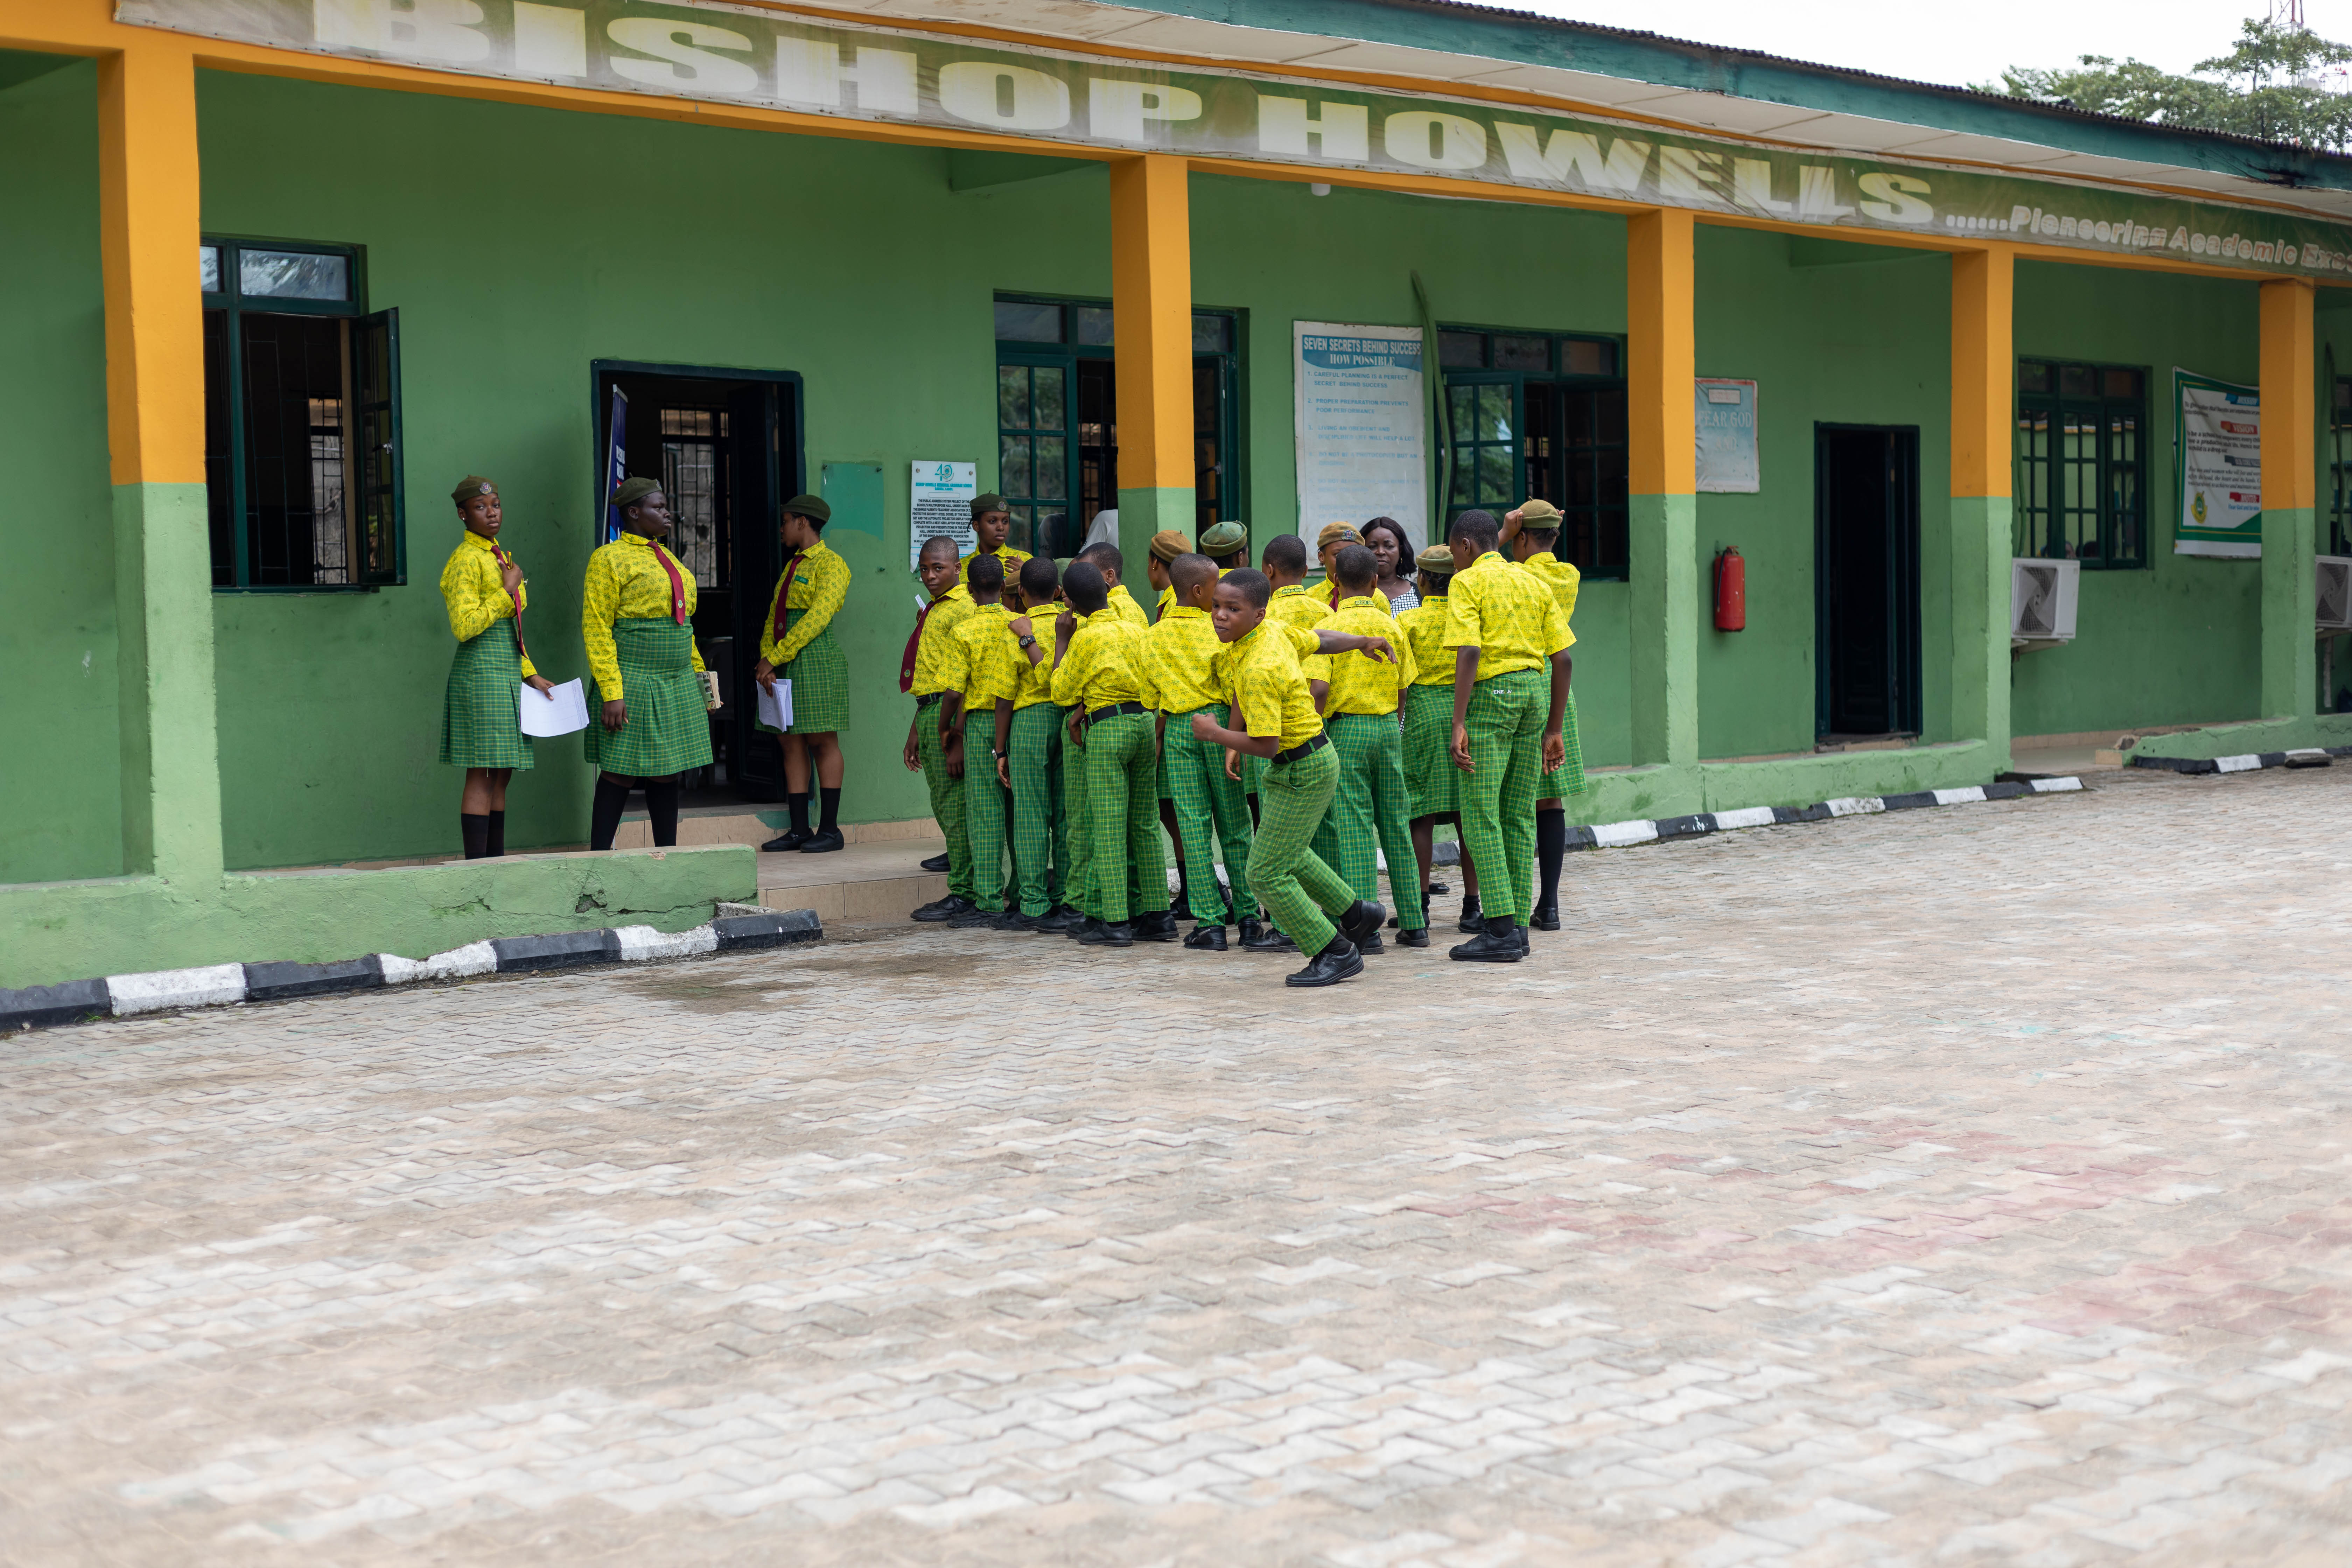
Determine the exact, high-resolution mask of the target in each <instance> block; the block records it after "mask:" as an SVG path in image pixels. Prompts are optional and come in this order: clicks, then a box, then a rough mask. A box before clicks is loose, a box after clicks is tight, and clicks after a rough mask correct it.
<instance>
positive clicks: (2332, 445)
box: [2320, 375, 2352, 555]
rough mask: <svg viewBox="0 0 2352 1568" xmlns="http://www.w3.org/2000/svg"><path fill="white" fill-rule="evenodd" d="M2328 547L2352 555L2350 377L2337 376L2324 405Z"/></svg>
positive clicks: (2325, 552)
mask: <svg viewBox="0 0 2352 1568" xmlns="http://www.w3.org/2000/svg"><path fill="white" fill-rule="evenodd" d="M2327 478H2328V488H2327V497H2328V499H2327V537H2328V544H2327V548H2326V549H2325V550H2323V551H2321V552H2320V553H2321V554H2323V555H2352V376H2347V375H2339V376H2337V377H2336V384H2335V387H2334V391H2333V395H2332V396H2330V397H2329V399H2328V404H2327Z"/></svg>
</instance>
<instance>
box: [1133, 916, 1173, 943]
mask: <svg viewBox="0 0 2352 1568" xmlns="http://www.w3.org/2000/svg"><path fill="white" fill-rule="evenodd" d="M1183 934H1184V933H1183V932H1182V931H1178V930H1177V929H1176V916H1175V913H1174V911H1172V910H1144V911H1143V913H1141V914H1139V915H1138V916H1136V917H1135V940H1136V941H1138V942H1174V941H1176V940H1177V939H1178V938H1180V937H1181V936H1182V935H1183Z"/></svg>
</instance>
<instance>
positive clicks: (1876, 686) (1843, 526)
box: [1813, 425, 1919, 739]
mask: <svg viewBox="0 0 2352 1568" xmlns="http://www.w3.org/2000/svg"><path fill="white" fill-rule="evenodd" d="M1814 453H1815V458H1814V489H1813V505H1814V520H1815V521H1814V541H1815V542H1814V567H1815V586H1814V595H1815V597H1814V603H1815V631H1816V641H1815V663H1816V671H1817V673H1816V694H1817V698H1818V702H1817V707H1816V715H1815V721H1814V729H1815V731H1816V733H1817V734H1819V735H1821V736H1822V737H1825V738H1826V737H1843V738H1853V739H1862V738H1865V737H1869V738H1876V737H1885V736H1897V735H1916V734H1917V733H1918V732H1919V482H1918V472H1919V459H1918V453H1919V436H1918V432H1917V431H1916V430H1914V429H1907V428H1906V429H1895V428H1883V427H1865V426H1835V425H1822V426H1815V430H1814Z"/></svg>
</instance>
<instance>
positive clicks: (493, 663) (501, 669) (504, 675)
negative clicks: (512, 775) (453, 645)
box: [441, 618, 538, 768]
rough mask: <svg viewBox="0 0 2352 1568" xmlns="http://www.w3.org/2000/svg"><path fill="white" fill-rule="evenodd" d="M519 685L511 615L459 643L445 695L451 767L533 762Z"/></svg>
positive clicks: (445, 745) (444, 751)
mask: <svg viewBox="0 0 2352 1568" xmlns="http://www.w3.org/2000/svg"><path fill="white" fill-rule="evenodd" d="M521 686H522V659H521V657H520V655H519V654H518V653H517V652H516V648H515V624H514V621H513V620H512V619H511V618H508V619H504V620H497V621H493V622H491V623H490V625H489V626H488V628H486V629H485V630H484V631H483V632H482V634H481V635H480V636H478V637H475V638H473V639H472V640H471V641H468V642H461V643H459V644H458V645H457V657H456V658H453V659H451V660H450V661H449V685H448V688H447V689H446V691H444V692H443V694H442V697H441V761H442V762H443V763H446V765H448V766H450V767H453V768H527V767H530V765H531V755H530V736H529V735H526V734H524V733H523V732H522V720H521V718H520V716H519V714H518V710H517V709H516V706H515V703H516V700H517V698H518V697H519V696H520V688H521ZM532 700H533V701H537V700H538V699H536V698H534V699H532Z"/></svg>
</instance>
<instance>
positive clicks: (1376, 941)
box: [1356, 931, 1389, 958]
mask: <svg viewBox="0 0 2352 1568" xmlns="http://www.w3.org/2000/svg"><path fill="white" fill-rule="evenodd" d="M1388 950H1389V944H1388V942H1387V939H1385V938H1384V937H1382V936H1381V933H1380V932H1378V931H1372V932H1370V933H1369V934H1367V935H1366V936H1365V938H1364V940H1363V941H1361V942H1358V943H1357V944H1356V951H1357V952H1360V953H1362V954H1363V955H1364V956H1365V957H1366V958H1370V957H1371V956H1372V954H1374V953H1376V952H1387V951H1388Z"/></svg>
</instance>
